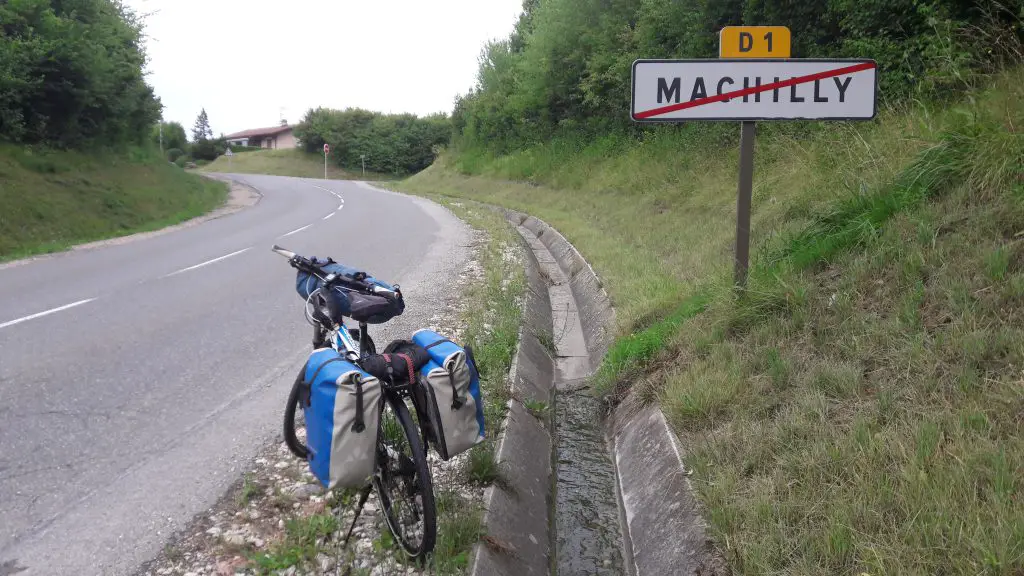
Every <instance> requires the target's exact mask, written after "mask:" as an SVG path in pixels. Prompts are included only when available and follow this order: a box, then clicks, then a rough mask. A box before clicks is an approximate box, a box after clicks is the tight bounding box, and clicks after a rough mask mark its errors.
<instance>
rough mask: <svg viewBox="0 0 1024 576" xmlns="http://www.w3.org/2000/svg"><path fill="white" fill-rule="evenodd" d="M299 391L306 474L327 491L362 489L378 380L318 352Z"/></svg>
mask: <svg viewBox="0 0 1024 576" xmlns="http://www.w3.org/2000/svg"><path fill="white" fill-rule="evenodd" d="M301 390H302V392H301V395H300V402H301V404H302V410H303V413H304V414H305V417H306V444H307V448H308V451H309V455H308V459H309V469H310V471H311V472H312V473H313V475H314V476H316V478H317V480H319V481H320V483H321V484H323V485H324V486H326V487H327V488H328V489H331V488H337V487H341V488H361V487H363V486H365V485H366V484H367V482H368V479H369V478H370V476H371V475H373V471H374V465H375V463H376V462H375V460H376V454H377V428H378V423H379V421H380V410H381V402H382V398H383V395H382V391H381V384H380V381H379V380H377V379H376V378H374V377H373V376H371V375H369V374H367V373H366V372H364V371H362V370H360V369H359V367H358V366H356V365H355V364H352V363H351V362H348V361H347V360H345V358H344V357H343V356H342V355H340V354H338V352H337V351H336V350H334V349H333V348H321V349H319V350H314V351H313V353H312V354H310V356H309V360H307V361H306V368H305V371H304V380H303V382H302V388H301Z"/></svg>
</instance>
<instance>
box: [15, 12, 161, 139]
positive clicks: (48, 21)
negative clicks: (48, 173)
mask: <svg viewBox="0 0 1024 576" xmlns="http://www.w3.org/2000/svg"><path fill="white" fill-rule="evenodd" d="M144 63H145V54H144V53H143V49H142V45H141V23H140V21H139V20H138V19H137V18H136V16H135V15H134V14H133V13H132V12H131V11H130V10H128V9H126V8H125V7H123V6H122V5H121V3H120V2H115V1H113V0H61V1H52V2H51V1H50V0H4V1H3V2H0V138H3V139H6V140H9V141H12V142H24V143H29V144H34V143H43V144H49V145H53V146H59V147H74V146H82V145H85V144H88V143H100V144H103V145H118V144H127V143H141V142H143V141H144V140H145V139H146V138H147V137H148V135H149V134H150V130H151V128H152V126H153V124H154V123H155V122H156V121H157V119H158V118H159V117H160V103H159V101H158V100H157V98H156V97H155V96H154V95H153V91H152V89H151V88H150V87H149V86H148V85H146V83H145V81H144V78H143V72H142V67H143V65H144Z"/></svg>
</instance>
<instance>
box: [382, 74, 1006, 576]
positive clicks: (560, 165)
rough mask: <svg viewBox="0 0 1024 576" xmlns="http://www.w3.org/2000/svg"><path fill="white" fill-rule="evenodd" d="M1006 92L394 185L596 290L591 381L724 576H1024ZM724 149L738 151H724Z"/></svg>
mask: <svg viewBox="0 0 1024 576" xmlns="http://www.w3.org/2000/svg"><path fill="white" fill-rule="evenodd" d="M1022 126H1024V69H1022V68H1019V67H1018V68H1016V69H1014V70H1011V71H1009V72H1006V73H1004V74H1002V75H1001V76H999V77H997V78H996V79H994V83H993V84H992V85H991V86H990V87H988V88H987V89H985V90H984V91H981V92H978V93H975V94H972V95H971V96H970V97H968V98H965V99H964V100H963V101H962V102H960V103H954V104H947V105H925V104H920V103H918V104H915V105H912V106H910V105H908V106H907V107H905V108H902V109H898V110H890V111H887V112H884V113H882V114H881V115H880V118H879V119H878V120H877V121H875V122H872V123H867V124H832V125H830V126H828V127H827V128H820V127H808V129H807V130H806V131H802V132H801V131H797V130H790V129H779V128H777V127H775V126H768V125H763V126H762V132H761V134H760V137H759V139H758V149H757V153H756V165H757V167H756V172H755V191H754V210H755V212H754V216H753V223H752V226H753V230H752V234H753V238H752V241H753V246H752V259H753V261H752V264H753V268H752V273H751V281H750V285H749V288H748V290H747V291H746V292H745V293H743V294H741V295H737V294H736V293H735V292H734V291H733V290H732V288H731V286H730V283H731V273H732V267H731V251H732V242H733V237H734V232H735V219H734V218H735V189H736V174H737V168H736V166H737V165H736V160H737V159H736V155H737V154H736V151H735V145H734V143H729V144H727V145H723V144H722V143H720V142H716V143H709V138H707V137H706V136H701V135H700V133H699V132H697V130H701V129H702V128H701V127H700V126H695V127H690V128H684V129H682V130H679V131H675V132H673V131H669V130H665V131H661V132H659V133H658V134H656V135H652V136H651V137H649V138H647V139H646V140H645V141H644V142H643V143H637V142H636V141H630V140H627V139H625V138H621V137H612V136H609V137H607V138H605V139H602V140H597V141H590V142H585V143H580V142H577V141H565V140H562V141H556V142H554V143H550V144H546V145H542V146H538V147H535V148H532V149H529V150H527V151H524V152H519V153H515V154H512V155H510V156H505V157H499V158H495V157H493V156H489V155H487V154H485V153H472V152H469V153H463V154H462V155H458V156H449V157H446V158H443V159H442V160H441V161H439V162H437V163H436V164H435V166H433V167H431V168H430V169H428V170H426V171H424V172H423V173H421V174H419V175H417V176H415V177H413V178H411V179H409V180H408V181H405V182H403V183H401V184H400V187H401V188H403V189H405V190H407V191H411V192H416V193H442V194H445V195H450V196H454V197H462V198H471V199H475V200H481V201H485V202H491V203H495V204H501V205H505V206H509V207H512V208H516V209H519V210H523V211H525V212H529V213H531V214H534V215H536V216H538V217H540V218H543V219H545V220H546V221H547V222H549V223H550V224H552V225H554V226H555V227H557V228H558V229H559V230H560V231H561V232H562V233H563V234H565V235H566V237H568V238H569V239H570V240H571V241H572V242H573V243H574V244H575V245H576V246H577V247H578V248H579V249H580V250H581V251H582V252H583V254H584V255H585V256H586V257H587V258H588V259H589V261H590V262H591V264H592V265H593V266H594V267H595V269H596V270H597V271H598V273H599V274H600V275H601V277H602V279H603V281H604V283H605V286H606V288H607V289H608V291H609V293H610V294H611V297H612V299H613V301H614V303H615V306H616V308H617V310H618V317H619V322H620V325H619V327H618V328H619V339H618V341H617V343H616V345H615V346H614V347H613V349H612V350H611V351H610V353H609V355H608V357H607V358H606V360H605V363H604V366H603V367H602V370H601V373H600V375H599V378H598V380H599V381H598V385H599V388H600V393H602V394H604V395H606V396H607V397H608V398H610V400H614V399H615V398H617V397H621V395H622V393H623V392H624V391H625V389H626V388H627V387H629V386H632V387H634V388H638V389H639V390H641V391H642V393H643V397H644V398H646V399H647V400H649V401H657V402H660V404H661V406H662V408H663V409H664V410H665V413H666V415H667V416H668V418H669V419H670V421H671V423H672V425H673V426H674V428H675V430H676V431H677V432H678V434H679V435H680V437H681V439H682V440H683V443H684V446H686V447H687V454H686V460H687V463H688V465H689V466H690V467H691V468H692V469H693V476H692V481H693V486H694V488H695V489H696V491H697V493H698V496H699V498H700V500H701V501H702V503H703V504H704V506H705V507H706V515H707V518H708V520H709V521H710V524H711V527H712V530H713V533H714V535H715V537H716V541H717V545H718V546H719V547H720V549H721V550H722V551H723V553H724V554H725V555H726V557H727V558H728V560H729V561H730V563H731V564H732V566H733V568H734V569H736V570H737V572H739V573H746V574H762V573H763V574H768V573H780V572H787V573H821V572H827V573H833V574H857V573H860V572H867V573H870V574H896V573H903V574H938V573H972V574H974V573H989V574H1019V573H1021V571H1022V570H1024V494H1022V492H1024V481H1022V478H1024V435H1022V432H1024V430H1022V427H1024V418H1022V414H1024V135H1022V133H1021V129H1022ZM737 131H738V130H737Z"/></svg>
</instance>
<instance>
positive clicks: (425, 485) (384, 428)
mask: <svg viewBox="0 0 1024 576" xmlns="http://www.w3.org/2000/svg"><path fill="white" fill-rule="evenodd" d="M378 432H379V433H378V436H377V470H376V473H375V474H374V477H373V487H374V489H375V490H376V491H377V497H378V498H379V499H380V504H381V509H382V511H383V512H384V519H385V520H386V521H387V524H388V528H389V529H390V530H391V533H392V534H394V536H395V539H396V540H397V541H398V542H399V543H400V544H401V545H402V548H403V549H404V550H405V552H406V553H407V554H408V555H409V556H411V557H413V558H421V557H423V556H425V555H426V554H429V553H430V552H432V551H433V550H434V542H435V541H436V540H437V510H436V509H435V507H434V488H433V485H432V483H431V480H430V469H429V468H428V467H427V456H426V453H425V452H424V448H423V444H422V443H421V442H420V437H419V434H418V433H417V427H416V425H415V423H414V422H413V420H412V416H411V415H410V414H409V409H408V408H407V407H406V405H405V401H404V400H403V399H401V398H398V397H392V396H390V395H389V396H388V397H387V401H386V402H384V406H383V408H382V413H381V419H380V429H379V431H378Z"/></svg>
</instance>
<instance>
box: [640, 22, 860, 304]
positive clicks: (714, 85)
mask: <svg viewBox="0 0 1024 576" xmlns="http://www.w3.org/2000/svg"><path fill="white" fill-rule="evenodd" d="M720 39H721V41H722V45H721V46H720V47H719V49H720V54H721V55H722V56H723V58H720V59H717V60H715V59H703V60H653V59H651V60H648V59H641V60H637V61H635V62H634V63H633V78H632V84H633V90H632V92H633V97H632V103H631V116H632V118H633V120H634V121H636V122H671V123H681V122H689V121H729V120H731V121H736V120H739V121H740V122H741V125H740V166H739V185H738V190H737V198H736V251H735V284H736V286H737V287H741V288H742V287H745V286H746V283H747V272H748V269H749V266H750V211H751V197H752V194H753V182H754V139H755V136H756V134H757V125H756V121H759V120H870V119H872V118H874V117H875V111H876V103H877V92H878V75H877V66H876V64H875V62H874V61H873V60H815V59H796V58H789V49H790V37H789V30H788V29H786V28H785V27H782V26H750V27H733V26H730V27H727V28H725V29H723V30H722V32H721V34H720ZM727 44H728V45H727ZM733 55H742V57H733Z"/></svg>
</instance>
